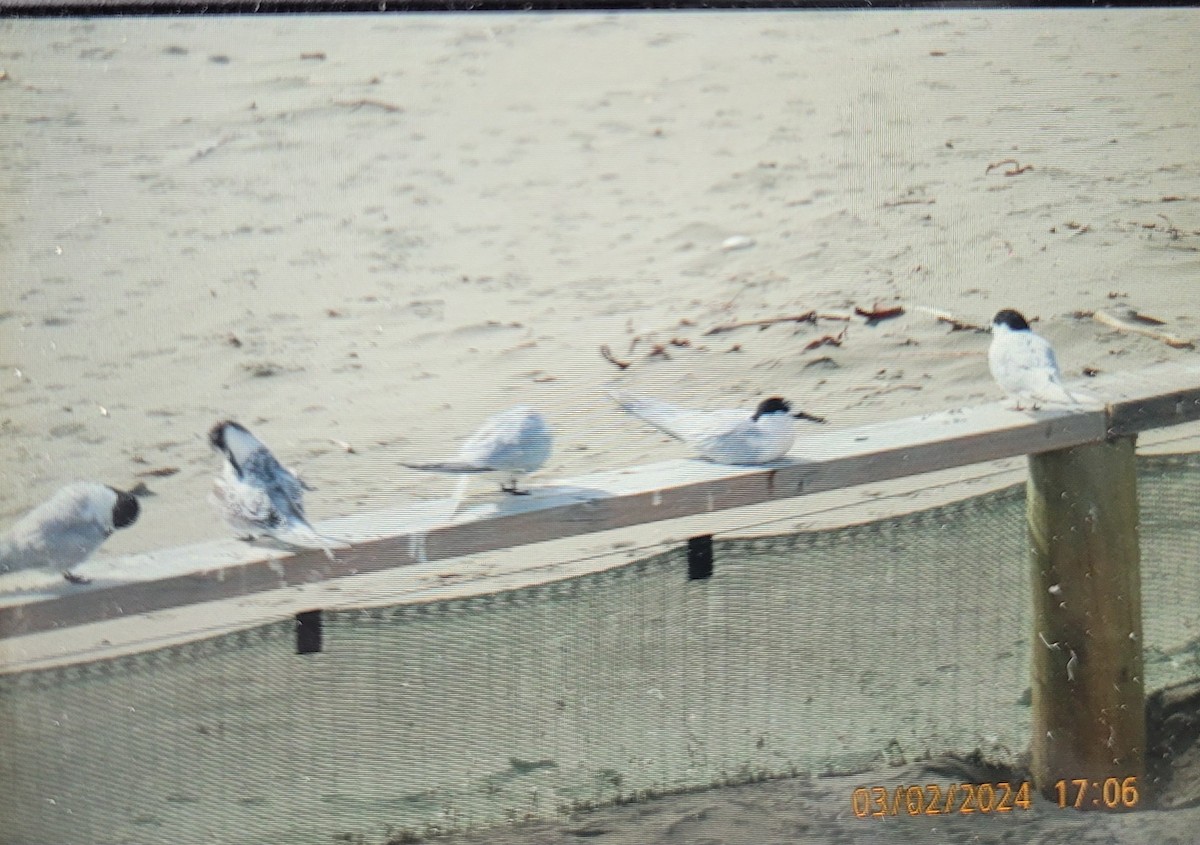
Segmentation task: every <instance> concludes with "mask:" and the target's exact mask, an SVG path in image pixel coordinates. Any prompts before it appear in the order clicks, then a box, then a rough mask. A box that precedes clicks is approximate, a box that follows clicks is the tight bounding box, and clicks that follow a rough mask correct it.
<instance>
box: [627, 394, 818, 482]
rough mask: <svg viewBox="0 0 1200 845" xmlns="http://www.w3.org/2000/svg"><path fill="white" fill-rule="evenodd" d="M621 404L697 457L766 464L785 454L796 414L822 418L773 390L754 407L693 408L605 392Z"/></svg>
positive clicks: (719, 461)
mask: <svg viewBox="0 0 1200 845" xmlns="http://www.w3.org/2000/svg"><path fill="white" fill-rule="evenodd" d="M608 395H609V397H610V398H611V399H612V400H613V401H614V402H616V403H617V404H618V405H620V406H621V407H622V408H623V409H625V410H626V411H628V412H629V413H631V414H633V415H634V416H635V417H638V418H639V419H641V420H644V421H646V422H648V423H650V425H652V426H654V427H655V428H657V429H659V430H660V431H663V432H665V433H666V434H669V435H670V436H671V437H674V438H675V439H676V440H682V441H683V442H684V443H687V444H688V445H689V446H691V447H692V448H693V449H695V450H696V451H697V452H698V453H699V454H700V456H701V457H703V458H705V459H707V460H710V461H712V462H713V463H717V464H732V465H735V466H743V465H753V464H765V463H770V462H771V461H775V460H778V459H779V458H782V457H783V456H784V455H786V454H787V452H788V450H789V449H791V448H792V444H793V443H794V442H795V440H796V420H797V419H806V420H811V421H812V422H824V420H823V419H821V418H820V417H814V416H812V415H811V414H806V413H804V412H803V411H800V412H797V413H795V414H793V413H792V406H791V405H789V404H788V403H787V402H786V401H785V400H783V399H781V398H779V397H778V396H772V397H770V398H768V399H764V400H762V401H761V402H759V403H758V407H757V408H755V409H754V411H752V412H751V411H745V410H722V411H692V410H688V409H685V408H677V407H675V406H674V405H669V404H667V403H666V402H660V401H658V400H657V399H646V398H643V397H640V396H632V395H629V394H624V393H609V394H608Z"/></svg>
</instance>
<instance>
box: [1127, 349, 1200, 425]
mask: <svg viewBox="0 0 1200 845" xmlns="http://www.w3.org/2000/svg"><path fill="white" fill-rule="evenodd" d="M1105 387H1108V388H1109V389H1108V390H1106V396H1107V397H1108V415H1109V433H1110V434H1112V435H1113V436H1122V435H1127V434H1138V433H1140V432H1143V431H1148V430H1150V429H1154V428H1164V427H1166V426H1171V425H1179V424H1181V423H1187V422H1194V421H1196V420H1200V364H1191V365H1188V364H1174V365H1169V366H1163V367H1156V368H1154V369H1152V370H1148V371H1146V372H1145V373H1144V374H1139V376H1138V377H1137V379H1136V380H1133V381H1132V383H1131V382H1130V381H1126V382H1125V383H1124V384H1112V383H1111V382H1108V383H1106V384H1105Z"/></svg>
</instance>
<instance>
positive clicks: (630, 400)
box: [608, 391, 683, 440]
mask: <svg viewBox="0 0 1200 845" xmlns="http://www.w3.org/2000/svg"><path fill="white" fill-rule="evenodd" d="M608 398H609V399H612V400H613V401H614V402H616V403H617V404H618V405H620V406H621V408H622V409H623V410H625V411H627V412H628V413H630V414H633V415H634V416H635V417H637V418H638V419H640V420H642V421H643V422H647V423H649V424H650V425H652V426H654V427H655V428H657V429H658V430H659V431H661V432H663V433H665V434H669V435H671V436H672V437H674V438H675V439H677V440H682V439H683V436H682V435H681V434H680V433H679V432H678V431H676V430H675V429H674V428H673V427H672V424H671V421H672V419H673V418H675V417H677V416H678V415H679V410H678V409H677V408H675V407H673V406H671V405H668V404H667V403H666V402H659V401H658V400H657V399H646V398H644V397H641V396H634V395H632V394H629V393H614V392H611V391H610V392H609V393H608Z"/></svg>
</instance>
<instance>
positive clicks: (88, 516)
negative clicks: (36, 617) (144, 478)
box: [0, 481, 141, 584]
mask: <svg viewBox="0 0 1200 845" xmlns="http://www.w3.org/2000/svg"><path fill="white" fill-rule="evenodd" d="M140 512H141V506H140V505H139V504H138V500H137V499H136V498H134V496H133V494H132V493H126V492H124V491H121V490H117V489H115V488H113V487H108V486H106V485H104V484H97V483H95V482H92V481H79V482H76V483H74V484H68V485H67V486H66V487H63V488H61V489H60V490H58V492H56V493H55V494H54V495H53V496H51V497H50V498H49V499H48V500H47V501H45V502H43V503H42V504H40V505H38V506H37V507H36V508H34V509H33V510H32V511H30V512H29V513H28V514H26V515H25V517H24V518H22V519H21V520H20V521H19V522H17V524H16V525H14V526H13V527H12V529H11V530H10V531H9V532H8V533H7V534H5V535H4V537H3V538H0V572H15V571H17V570H20V569H39V568H43V567H44V568H53V569H57V570H59V571H60V572H62V575H63V577H64V578H66V579H67V580H68V581H70V582H71V583H72V584H86V583H87V582H88V579H86V578H83V577H81V576H79V575H76V574H75V573H74V572H72V571H71V569H72V568H73V567H75V566H77V565H79V564H81V563H83V562H84V561H85V560H87V559H88V558H89V557H91V556H92V554H93V553H94V552H95V551H96V549H98V548H100V544H101V543H103V542H104V541H105V540H107V539H108V538H109V536H110V535H111V534H112V533H113V532H114V531H116V530H117V529H118V528H128V527H129V526H130V525H133V523H135V522H136V521H137V518H138V514H139V513H140Z"/></svg>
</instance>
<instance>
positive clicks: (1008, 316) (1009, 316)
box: [992, 308, 1029, 332]
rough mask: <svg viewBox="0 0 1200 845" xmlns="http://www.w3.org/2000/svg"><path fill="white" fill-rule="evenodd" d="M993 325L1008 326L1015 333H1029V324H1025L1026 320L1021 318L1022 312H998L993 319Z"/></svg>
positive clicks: (1010, 310) (1008, 310) (1007, 310)
mask: <svg viewBox="0 0 1200 845" xmlns="http://www.w3.org/2000/svg"><path fill="white" fill-rule="evenodd" d="M992 325H993V326H1008V327H1009V328H1010V329H1012V330H1013V331H1014V332H1027V331H1029V323H1027V322H1025V318H1024V317H1022V316H1021V312H1020V311H1014V310H1012V309H1011V308H1005V309H1004V310H1003V311H997V312H996V316H995V317H993V318H992Z"/></svg>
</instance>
